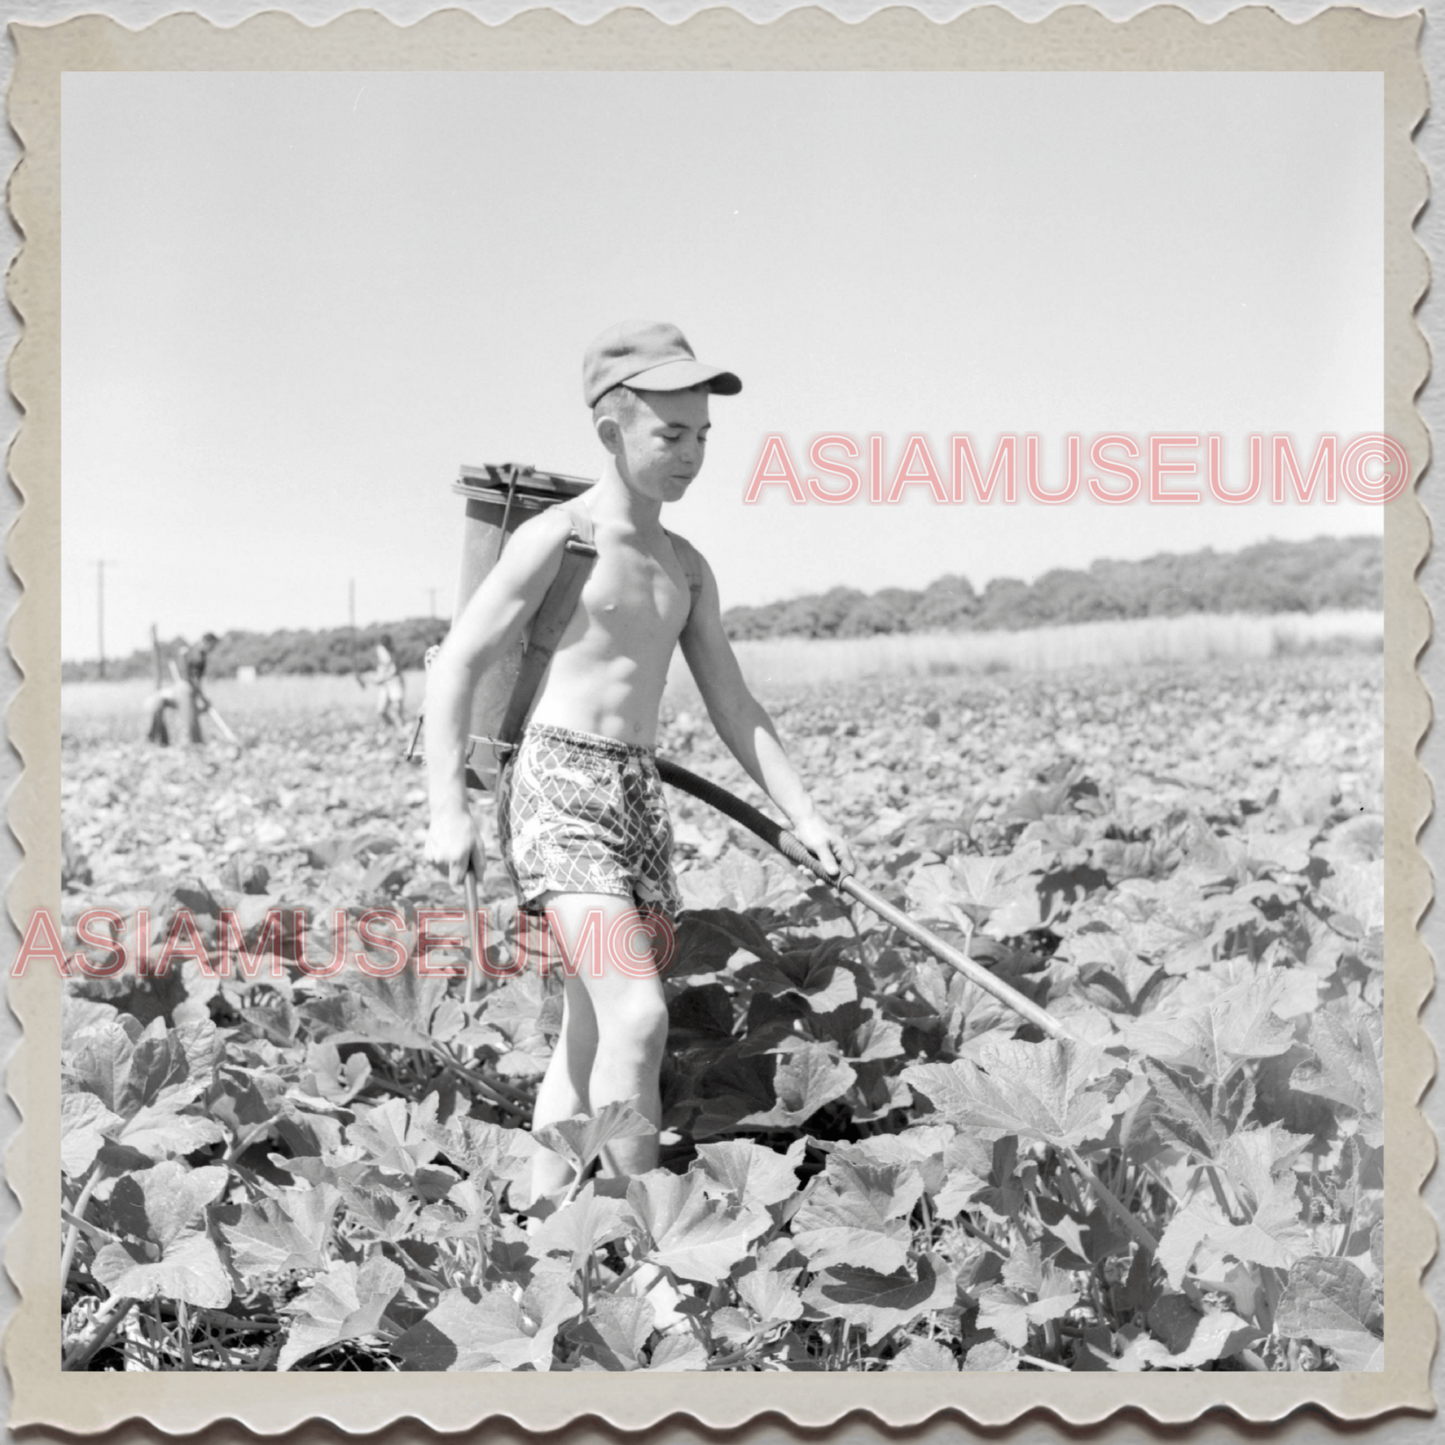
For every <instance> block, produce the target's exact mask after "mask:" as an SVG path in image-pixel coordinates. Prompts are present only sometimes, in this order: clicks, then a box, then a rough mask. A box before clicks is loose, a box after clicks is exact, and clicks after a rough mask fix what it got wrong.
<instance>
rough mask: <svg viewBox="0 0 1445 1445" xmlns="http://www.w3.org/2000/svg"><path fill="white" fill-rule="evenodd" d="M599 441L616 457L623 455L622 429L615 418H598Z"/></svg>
mask: <svg viewBox="0 0 1445 1445" xmlns="http://www.w3.org/2000/svg"><path fill="white" fill-rule="evenodd" d="M596 426H597V440H598V441H600V442H601V443H602V445H603V446H604V447H606V448H607V450H608V451H609V452H611V453H612V455H613V456H614V457H620V456H621V455H622V450H623V448H622V428H621V427H620V426H619V425H618V422H617V418H616V417H615V416H602V417H598V418H597V423H596Z"/></svg>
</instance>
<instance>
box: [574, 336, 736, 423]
mask: <svg viewBox="0 0 1445 1445" xmlns="http://www.w3.org/2000/svg"><path fill="white" fill-rule="evenodd" d="M624 381H625V382H626V383H627V384H628V386H630V387H633V388H634V389H635V390H637V391H686V390H688V389H689V388H690V387H694V386H703V385H706V386H707V388H708V390H709V391H714V392H717V393H718V394H719V395H720V396H736V395H737V393H738V392H740V391H741V390H742V389H743V384H742V382H741V381H739V380H738V378H737V377H736V376H734V375H733V373H732V372H730V371H724V370H723V368H722V367H720V366H705V365H704V364H703V363H702V362H701V361H699V360H698V359H697V357H696V356H694V355H693V350H692V347H690V346H689V345H688V344H687V337H685V336H684V335H683V334H682V332H681V331H679V330H678V329H677V327H676V326H673V325H671V324H670V323H669V322H666V321H623V322H621V323H620V324H618V325H617V326H613V327H610V328H609V329H608V330H606V331H604V332H603V333H602V335H601V336H599V337H598V338H597V339H596V340H595V341H594V342H593V343H592V345H591V346H589V347H588V348H587V351H586V354H585V355H584V356H583V358H582V397H583V400H584V401H586V403H587V405H588V406H594V405H596V402H597V398H598V397H599V396H601V395H602V394H603V392H606V391H611V390H612V388H613V387H614V386H620V385H621V384H622V383H623V382H624Z"/></svg>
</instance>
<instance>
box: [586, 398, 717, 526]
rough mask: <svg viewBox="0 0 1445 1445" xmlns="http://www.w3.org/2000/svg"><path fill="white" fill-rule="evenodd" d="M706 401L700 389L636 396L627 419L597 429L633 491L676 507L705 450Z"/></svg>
mask: <svg viewBox="0 0 1445 1445" xmlns="http://www.w3.org/2000/svg"><path fill="white" fill-rule="evenodd" d="M707 399H708V392H707V391H706V389H704V388H699V389H698V390H696V391H639V392H638V393H637V408H636V410H635V411H634V412H633V414H632V415H631V416H630V417H628V418H626V419H625V420H623V421H617V420H616V419H615V418H609V419H608V420H606V421H603V422H602V423H600V424H599V426H598V435H599V437H601V439H602V444H603V446H605V447H606V448H607V450H608V451H609V452H611V453H612V455H613V457H614V458H615V459H616V461H617V470H618V472H619V473H620V474H621V476H622V479H623V481H625V482H626V483H627V484H628V485H629V486H630V487H631V488H632V489H633V490H634V491H637V492H640V493H641V494H642V495H643V496H644V497H649V498H652V499H653V500H654V501H658V502H675V501H677V500H678V499H679V498H680V497H682V496H683V495H684V494H685V493H686V492H687V488H688V484H689V483H690V482H691V481H692V479H693V478H694V477H695V476H697V474H698V472H700V471H701V470H702V463H703V455H704V453H705V451H706V448H707V436H708V430H709V428H710V426H711V423H710V422H709V421H708V414H707Z"/></svg>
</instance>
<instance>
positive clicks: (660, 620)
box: [582, 539, 691, 642]
mask: <svg viewBox="0 0 1445 1445" xmlns="http://www.w3.org/2000/svg"><path fill="white" fill-rule="evenodd" d="M669 550H670V546H669ZM672 568H676V569H677V575H675V576H674V575H673V571H672V570H671V569H672ZM690 601H691V599H690V596H689V593H688V587H687V578H686V576H685V575H684V574H683V572H682V569H681V567H680V566H679V565H678V564H677V563H676V562H675V561H673V560H672V559H669V560H668V562H667V563H666V564H664V562H663V561H662V559H661V558H659V557H658V556H656V555H655V554H653V553H652V552H650V551H649V550H647V549H646V548H644V547H642V546H639V545H637V544H635V543H629V542H613V543H611V545H608V543H607V541H605V540H603V539H599V544H598V548H597V563H596V565H595V566H594V567H593V569H592V575H591V577H590V578H589V579H588V582H587V586H586V588H585V590H584V591H583V593H582V605H583V606H584V607H585V609H586V611H587V614H588V617H589V619H590V620H591V621H592V623H593V624H594V625H600V626H601V627H602V628H604V629H605V630H606V631H607V632H609V633H612V634H613V635H614V636H622V635H625V636H629V637H634V636H635V637H646V638H657V639H659V640H665V641H667V642H671V641H673V640H674V639H676V637H677V635H678V634H679V633H680V632H681V631H682V628H683V625H684V623H686V621H687V616H688V610H689V606H690Z"/></svg>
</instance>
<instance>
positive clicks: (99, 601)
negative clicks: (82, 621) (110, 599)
mask: <svg viewBox="0 0 1445 1445" xmlns="http://www.w3.org/2000/svg"><path fill="white" fill-rule="evenodd" d="M95 643H96V652H97V653H98V654H99V655H100V676H101V680H102V681H104V679H105V561H104V559H103V558H100V557H97V558H96V559H95Z"/></svg>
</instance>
